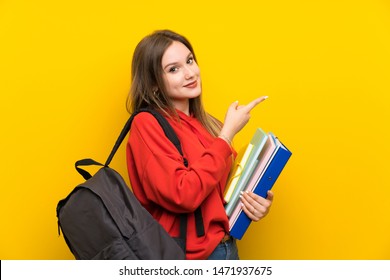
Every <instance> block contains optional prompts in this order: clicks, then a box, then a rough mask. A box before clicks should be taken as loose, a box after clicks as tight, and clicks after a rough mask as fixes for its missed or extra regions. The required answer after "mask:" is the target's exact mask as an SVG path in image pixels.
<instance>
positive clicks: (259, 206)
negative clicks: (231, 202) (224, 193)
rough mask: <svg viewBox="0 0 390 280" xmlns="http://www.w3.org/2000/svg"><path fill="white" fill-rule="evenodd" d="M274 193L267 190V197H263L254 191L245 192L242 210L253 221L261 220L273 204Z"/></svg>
mask: <svg viewBox="0 0 390 280" xmlns="http://www.w3.org/2000/svg"><path fill="white" fill-rule="evenodd" d="M273 198H274V194H273V193H272V192H271V191H268V192H267V198H264V197H261V196H259V195H257V194H255V193H253V192H243V193H242V195H241V206H242V210H243V211H244V212H245V214H247V215H248V217H249V218H250V219H251V220H252V221H255V222H257V221H259V220H260V219H262V218H264V217H265V216H266V215H267V214H268V212H269V210H270V208H271V205H272V200H273Z"/></svg>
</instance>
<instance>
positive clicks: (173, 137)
mask: <svg viewBox="0 0 390 280" xmlns="http://www.w3.org/2000/svg"><path fill="white" fill-rule="evenodd" d="M142 112H148V113H150V114H152V115H153V116H154V117H155V118H156V120H157V121H158V123H159V124H160V126H161V127H162V128H163V130H164V133H165V135H166V136H167V137H168V139H169V140H170V141H171V142H172V143H173V145H175V147H176V149H177V150H178V151H179V153H180V154H181V155H182V156H183V151H182V149H181V145H180V141H179V138H177V135H176V133H175V131H174V130H173V128H172V127H171V125H170V124H169V123H168V121H167V120H166V119H165V118H164V117H163V116H162V115H161V114H160V113H158V112H157V111H155V110H152V109H148V108H143V109H140V110H138V111H136V112H134V113H133V114H132V115H131V116H130V118H129V119H128V121H127V122H126V124H125V126H124V127H123V129H122V131H121V133H120V135H119V137H118V139H117V140H116V143H115V145H114V147H113V148H112V151H111V153H110V155H109V156H108V158H107V161H106V163H105V164H104V165H105V166H108V165H109V164H110V163H111V160H112V158H113V157H114V155H115V153H116V151H117V150H118V148H119V146H120V145H121V143H122V142H123V139H125V137H126V135H127V133H129V131H130V127H131V123H132V122H133V119H134V117H135V116H136V115H138V114H139V113H142ZM183 158H184V157H183ZM186 162H187V160H186V159H185V163H186Z"/></svg>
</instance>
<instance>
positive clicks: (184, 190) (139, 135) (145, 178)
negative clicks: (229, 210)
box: [126, 111, 235, 259]
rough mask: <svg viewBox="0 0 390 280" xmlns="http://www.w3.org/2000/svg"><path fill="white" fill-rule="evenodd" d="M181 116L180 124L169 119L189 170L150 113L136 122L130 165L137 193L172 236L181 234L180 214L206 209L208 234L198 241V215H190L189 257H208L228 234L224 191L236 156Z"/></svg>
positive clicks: (193, 121)
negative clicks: (196, 218) (196, 224)
mask: <svg viewBox="0 0 390 280" xmlns="http://www.w3.org/2000/svg"><path fill="white" fill-rule="evenodd" d="M178 114H179V117H180V122H177V121H175V120H172V119H169V118H168V121H169V123H170V124H171V125H172V127H173V129H174V130H175V132H176V134H177V136H178V138H179V140H180V143H181V145H182V149H183V153H184V157H185V158H187V160H188V167H185V166H184V164H183V159H182V157H181V156H180V154H179V152H178V151H177V149H176V148H175V146H174V145H173V144H172V143H171V142H170V140H169V139H168V138H167V137H166V136H165V134H164V131H163V130H162V128H161V127H160V125H159V124H158V122H157V120H156V119H155V118H154V117H153V116H152V115H151V114H149V113H140V114H138V115H137V116H136V117H135V118H134V121H133V123H132V126H131V130H130V136H129V140H128V143H127V150H126V153H127V167H128V172H129V177H130V182H131V186H132V189H133V191H134V194H135V195H136V197H137V198H138V199H139V201H140V202H141V204H142V205H143V206H144V207H145V208H146V209H147V210H148V211H149V212H150V213H151V214H152V215H153V217H154V218H155V219H157V220H158V221H159V222H160V224H161V225H162V226H163V227H164V228H165V230H166V231H167V232H168V233H169V234H170V235H171V236H174V237H177V236H179V215H177V214H178V213H192V212H194V211H195V209H196V208H198V206H199V205H201V209H202V215H203V222H204V229H205V235H204V236H202V237H197V235H196V229H195V221H194V215H190V216H189V220H188V225H187V256H186V257H187V259H206V258H207V257H208V256H209V255H210V254H211V252H212V251H213V250H214V248H215V247H216V246H217V245H218V243H219V242H220V240H221V239H222V237H223V236H224V235H225V233H226V232H229V222H228V218H227V216H226V213H225V209H224V200H223V192H224V189H225V186H226V180H227V177H228V175H229V171H230V168H231V165H232V161H233V160H232V155H233V156H235V152H234V151H232V149H231V148H230V146H229V145H228V144H227V143H226V142H225V141H224V140H222V139H220V138H218V137H213V136H212V135H210V133H208V132H207V131H206V129H205V128H204V127H203V126H202V125H201V124H200V122H199V121H198V120H197V119H195V118H193V117H190V116H187V115H186V114H184V113H182V112H180V111H178Z"/></svg>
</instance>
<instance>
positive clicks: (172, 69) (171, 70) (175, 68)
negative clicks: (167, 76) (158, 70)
mask: <svg viewBox="0 0 390 280" xmlns="http://www.w3.org/2000/svg"><path fill="white" fill-rule="evenodd" d="M177 69H178V68H177V67H171V68H169V72H172V73H173V72H176V71H177Z"/></svg>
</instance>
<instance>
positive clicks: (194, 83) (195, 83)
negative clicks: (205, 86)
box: [184, 81, 198, 88]
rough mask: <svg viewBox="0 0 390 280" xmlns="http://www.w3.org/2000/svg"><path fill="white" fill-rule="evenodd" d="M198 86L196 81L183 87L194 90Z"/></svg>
mask: <svg viewBox="0 0 390 280" xmlns="http://www.w3.org/2000/svg"><path fill="white" fill-rule="evenodd" d="M197 85H198V82H197V81H193V82H192V83H189V84H186V85H185V86H184V87H186V88H195V87H196V86H197Z"/></svg>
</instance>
